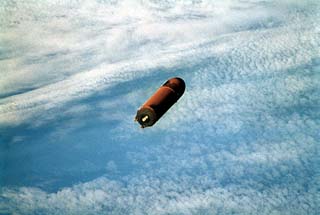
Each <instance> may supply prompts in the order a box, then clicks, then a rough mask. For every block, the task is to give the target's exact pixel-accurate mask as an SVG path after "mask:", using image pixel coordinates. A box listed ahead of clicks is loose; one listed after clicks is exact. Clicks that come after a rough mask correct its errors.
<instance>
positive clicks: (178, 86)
mask: <svg viewBox="0 0 320 215" xmlns="http://www.w3.org/2000/svg"><path fill="white" fill-rule="evenodd" d="M163 86H167V87H170V88H171V89H173V90H174V91H175V92H176V93H177V95H178V96H181V95H182V94H183V93H184V91H185V89H186V84H185V83H184V80H182V78H179V77H175V78H171V79H169V80H168V81H166V83H164V84H163Z"/></svg>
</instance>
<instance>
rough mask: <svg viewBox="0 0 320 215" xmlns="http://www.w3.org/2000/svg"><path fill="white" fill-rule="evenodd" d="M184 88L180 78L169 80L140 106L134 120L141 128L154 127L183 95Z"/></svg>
mask: <svg viewBox="0 0 320 215" xmlns="http://www.w3.org/2000/svg"><path fill="white" fill-rule="evenodd" d="M185 87H186V86H185V82H184V81H183V80H182V79H181V78H178V77H175V78H171V79H169V80H168V81H166V82H165V83H164V84H163V85H162V86H161V87H160V88H159V89H158V90H157V91H156V92H155V93H154V94H153V95H152V96H151V97H150V98H149V99H148V100H147V101H146V102H145V103H144V104H143V105H142V106H141V108H140V109H139V110H138V111H137V115H136V117H135V120H136V121H138V122H139V124H140V125H141V127H142V128H145V127H149V126H152V125H154V124H155V123H156V122H157V121H158V120H159V119H160V118H161V117H162V116H163V114H165V113H166V112H167V111H168V110H169V109H170V108H171V106H172V105H173V104H174V103H176V102H177V101H178V99H179V98H180V97H181V96H182V95H183V93H184V91H185Z"/></svg>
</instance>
